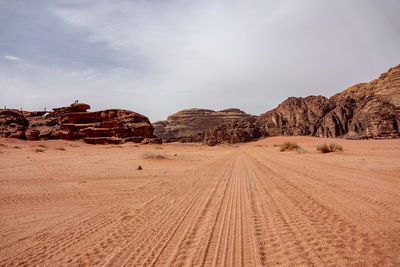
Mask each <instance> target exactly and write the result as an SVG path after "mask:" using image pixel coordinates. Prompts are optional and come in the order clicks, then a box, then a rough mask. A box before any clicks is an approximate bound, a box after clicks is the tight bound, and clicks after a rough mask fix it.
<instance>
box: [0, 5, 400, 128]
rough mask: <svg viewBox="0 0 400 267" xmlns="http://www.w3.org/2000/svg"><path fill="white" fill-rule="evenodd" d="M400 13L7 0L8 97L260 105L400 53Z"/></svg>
mask: <svg viewBox="0 0 400 267" xmlns="http://www.w3.org/2000/svg"><path fill="white" fill-rule="evenodd" d="M399 13H400V1H398V0H379V1H378V0H352V1H348V0H337V1H330V0H250V1H249V0H247V1H245V0H243V1H239V0H197V1H189V0H137V1H136V0H131V1H128V0H109V1H106V0H47V1H46V0H35V1H31V0H1V1H0V107H1V108H3V106H6V107H7V108H17V109H20V108H23V109H24V110H43V109H44V108H45V107H46V108H47V110H49V109H51V108H54V107H61V106H68V105H69V104H71V103H73V102H74V101H75V100H79V102H84V103H88V104H90V105H91V107H92V110H101V109H109V108H121V109H128V110H132V111H135V112H138V113H141V114H143V115H146V116H148V117H149V119H150V120H151V121H152V122H154V121H156V120H163V119H166V118H167V116H168V115H170V114H173V113H175V112H177V111H179V110H182V109H186V108H194V107H196V108H208V109H214V110H222V109H226V108H231V107H236V108H240V109H242V110H244V111H246V112H248V113H251V114H255V115H258V114H261V113H264V112H266V111H268V110H270V109H273V108H275V107H276V106H277V105H278V104H279V103H281V102H282V101H284V100H285V99H286V98H288V97H290V96H296V97H305V96H308V95H324V96H326V97H330V96H331V95H333V94H335V93H338V92H340V91H342V90H344V89H346V88H348V87H350V86H351V85H354V84H356V83H359V82H369V81H371V80H372V79H375V78H378V77H379V75H380V74H381V73H383V72H385V71H387V70H388V69H389V68H390V67H393V66H396V65H398V64H400V16H399V15H398V14H399Z"/></svg>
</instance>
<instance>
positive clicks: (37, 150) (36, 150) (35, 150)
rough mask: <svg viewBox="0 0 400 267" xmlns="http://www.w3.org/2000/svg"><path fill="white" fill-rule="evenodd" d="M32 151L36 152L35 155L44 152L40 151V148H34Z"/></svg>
mask: <svg viewBox="0 0 400 267" xmlns="http://www.w3.org/2000/svg"><path fill="white" fill-rule="evenodd" d="M33 151H34V152H36V153H39V152H45V150H44V149H40V148H36V149H34V150H33Z"/></svg>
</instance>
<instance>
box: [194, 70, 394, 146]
mask: <svg viewBox="0 0 400 267" xmlns="http://www.w3.org/2000/svg"><path fill="white" fill-rule="evenodd" d="M399 124H400V65H398V66H396V67H394V68H391V69H390V70H389V71H388V72H385V73H383V74H382V75H381V76H380V77H379V78H378V79H376V80H373V81H371V82H369V83H361V84H357V85H354V86H352V87H350V88H348V89H346V90H344V91H343V92H341V93H338V94H336V95H334V96H332V97H330V98H326V97H324V96H308V97H306V98H302V97H290V98H288V99H287V100H285V101H284V102H283V103H281V104H280V105H279V106H278V107H277V108H275V109H273V110H270V111H268V112H266V113H264V114H261V115H260V116H258V117H257V118H256V119H244V120H239V121H237V122H235V123H225V124H221V125H219V126H218V127H216V128H214V129H210V130H207V131H206V132H205V133H204V134H203V135H202V136H203V137H204V138H203V141H204V142H205V143H206V144H209V145H214V144H218V143H221V142H237V141H243V140H244V141H253V140H255V139H257V138H259V137H261V136H264V137H267V136H277V135H311V136H318V137H343V138H398V137H400V132H399ZM239 136H242V138H238V137H239Z"/></svg>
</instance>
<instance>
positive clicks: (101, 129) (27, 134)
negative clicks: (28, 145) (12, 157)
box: [0, 103, 161, 144]
mask: <svg viewBox="0 0 400 267" xmlns="http://www.w3.org/2000/svg"><path fill="white" fill-rule="evenodd" d="M88 109H90V106H89V105H87V104H82V103H74V104H72V105H71V106H69V107H62V108H55V109H53V111H51V112H45V111H36V112H26V111H18V110H8V109H3V110H0V135H1V136H2V137H15V138H20V139H28V140H39V139H65V140H77V139H82V140H84V141H85V142H87V143H90V144H108V143H111V144H118V143H123V142H135V143H141V142H142V143H160V142H161V140H160V139H159V138H156V137H155V136H154V135H153V126H152V125H151V124H150V121H149V119H148V118H147V117H145V116H143V115H140V114H138V113H135V112H132V111H129V110H121V109H109V110H102V111H95V112H87V110H88Z"/></svg>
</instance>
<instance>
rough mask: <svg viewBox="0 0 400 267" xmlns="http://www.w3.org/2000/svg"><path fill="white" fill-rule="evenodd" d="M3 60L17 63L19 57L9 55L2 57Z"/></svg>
mask: <svg viewBox="0 0 400 267" xmlns="http://www.w3.org/2000/svg"><path fill="white" fill-rule="evenodd" d="M4 58H5V59H7V60H11V61H18V60H20V58H19V57H15V56H9V55H6V56H4Z"/></svg>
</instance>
